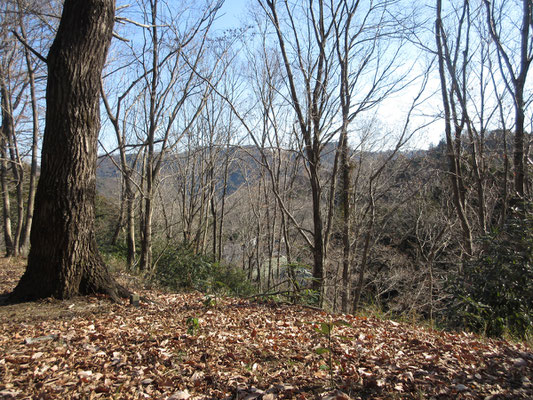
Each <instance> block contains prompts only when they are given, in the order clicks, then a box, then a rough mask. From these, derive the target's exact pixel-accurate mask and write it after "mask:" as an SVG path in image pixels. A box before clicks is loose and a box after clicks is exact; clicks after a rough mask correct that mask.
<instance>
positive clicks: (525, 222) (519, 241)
mask: <svg viewBox="0 0 533 400" xmlns="http://www.w3.org/2000/svg"><path fill="white" fill-rule="evenodd" d="M532 211H533V204H531V203H529V204H528V203H523V202H522V203H520V205H519V206H518V207H516V208H514V209H512V210H511V215H510V216H509V218H508V220H507V222H506V223H505V225H504V226H503V228H502V229H500V230H494V231H493V232H492V233H491V234H490V235H487V236H486V237H483V238H482V239H481V245H482V247H483V251H482V252H481V254H480V256H479V257H478V258H476V259H475V260H473V261H471V262H469V263H466V265H465V268H464V271H463V276H458V277H456V278H455V279H454V281H453V285H452V286H451V289H452V290H451V291H452V294H453V298H454V302H453V307H451V309H450V310H449V314H448V315H449V317H448V318H449V321H450V322H451V323H452V324H453V325H454V326H455V327H462V328H467V329H470V330H473V331H475V332H480V333H484V334H486V335H488V336H502V335H504V334H510V335H511V336H514V337H518V338H526V337H528V336H530V335H531V333H532V331H533V329H532V322H533V321H532V312H533V212H532Z"/></svg>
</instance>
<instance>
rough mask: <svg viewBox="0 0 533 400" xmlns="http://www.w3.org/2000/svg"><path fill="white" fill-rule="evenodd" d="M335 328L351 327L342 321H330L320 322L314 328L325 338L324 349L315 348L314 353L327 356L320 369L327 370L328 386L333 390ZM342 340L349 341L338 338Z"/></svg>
mask: <svg viewBox="0 0 533 400" xmlns="http://www.w3.org/2000/svg"><path fill="white" fill-rule="evenodd" d="M336 326H348V327H349V326H351V325H350V324H349V323H348V322H346V321H343V320H337V321H330V322H320V324H319V326H317V327H315V331H317V332H318V333H319V334H320V335H321V336H323V337H325V338H326V342H327V345H326V347H317V348H315V353H316V354H318V355H323V354H327V356H328V357H327V364H326V365H324V366H321V367H320V368H321V369H327V370H328V375H329V381H330V386H331V387H332V388H333V387H334V386H335V381H334V376H333V364H334V362H335V360H334V359H333V330H334V328H335V327H336ZM339 338H341V339H343V340H350V338H348V337H346V336H339Z"/></svg>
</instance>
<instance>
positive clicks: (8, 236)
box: [0, 80, 15, 257]
mask: <svg viewBox="0 0 533 400" xmlns="http://www.w3.org/2000/svg"><path fill="white" fill-rule="evenodd" d="M0 90H1V100H2V131H1V132H0V135H1V137H0V185H1V187H0V189H1V190H2V205H3V215H2V217H3V218H2V219H3V228H4V244H5V247H6V257H11V256H14V255H15V244H14V240H13V233H12V231H11V202H10V199H9V184H8V179H7V175H8V170H9V168H8V161H7V160H8V151H7V149H8V146H9V140H8V138H9V136H10V131H11V130H13V129H14V128H13V113H12V111H11V102H10V100H9V97H8V96H9V93H8V91H7V88H6V86H5V84H4V81H3V80H2V82H0Z"/></svg>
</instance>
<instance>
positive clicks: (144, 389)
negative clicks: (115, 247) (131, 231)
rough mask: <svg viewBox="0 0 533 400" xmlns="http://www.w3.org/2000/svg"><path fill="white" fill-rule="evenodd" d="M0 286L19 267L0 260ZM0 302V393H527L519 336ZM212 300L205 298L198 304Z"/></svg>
mask: <svg viewBox="0 0 533 400" xmlns="http://www.w3.org/2000/svg"><path fill="white" fill-rule="evenodd" d="M0 267H1V268H0V294H2V293H4V294H5V293H7V292H9V291H10V290H11V289H12V288H13V287H14V286H15V284H16V282H17V280H18V278H19V277H20V275H21V273H22V271H23V264H22V263H21V262H17V263H10V264H9V265H7V264H6V263H4V264H2V265H0ZM141 295H142V296H146V297H148V298H151V299H153V300H154V302H153V303H146V302H141V304H140V306H139V307H134V306H131V305H129V304H128V303H127V302H124V304H112V303H110V302H109V301H108V300H107V299H106V298H99V297H93V298H78V299H74V300H69V301H64V302H59V301H56V300H44V301H41V302H37V303H23V304H18V305H7V306H6V305H5V306H0V399H57V398H62V399H97V398H101V399H146V398H148V399H173V400H178V399H264V400H272V399H348V398H350V399H426V398H427V399H431V398H433V399H503V398H506V399H531V398H533V386H532V381H533V376H532V375H533V352H532V349H531V348H528V347H527V346H525V345H522V344H516V343H509V342H506V341H495V340H488V339H485V338H479V337H476V336H472V335H469V334H451V333H445V332H439V331H431V330H427V329H424V328H420V327H417V326H412V325H408V324H403V323H397V322H393V321H383V320H379V319H374V318H365V317H357V316H352V315H343V316H341V315H331V314H327V313H325V312H320V311H317V310H313V309H310V308H305V307H301V306H290V305H282V304H275V303H261V302H254V301H248V300H241V299H232V298H224V299H219V300H218V301H217V302H216V304H214V303H213V302H206V301H205V297H204V296H203V295H202V294H199V293H193V294H165V293H162V292H157V291H142V292H141ZM208 303H211V304H208Z"/></svg>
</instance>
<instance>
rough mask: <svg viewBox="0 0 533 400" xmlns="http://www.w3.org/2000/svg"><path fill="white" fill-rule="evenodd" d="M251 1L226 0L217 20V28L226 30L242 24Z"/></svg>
mask: <svg viewBox="0 0 533 400" xmlns="http://www.w3.org/2000/svg"><path fill="white" fill-rule="evenodd" d="M249 3H250V0H225V1H224V4H223V5H222V9H221V10H220V11H219V17H218V19H217V21H216V22H215V26H214V27H215V29H217V30H219V29H220V30H224V29H228V28H237V27H238V26H240V25H241V23H242V20H243V18H244V17H245V16H246V10H247V7H248V4H249Z"/></svg>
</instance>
